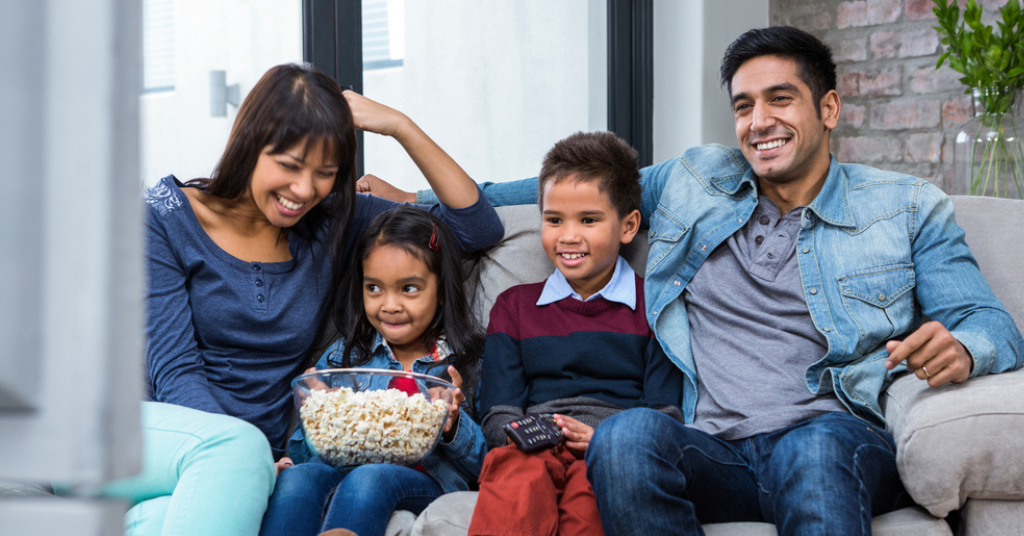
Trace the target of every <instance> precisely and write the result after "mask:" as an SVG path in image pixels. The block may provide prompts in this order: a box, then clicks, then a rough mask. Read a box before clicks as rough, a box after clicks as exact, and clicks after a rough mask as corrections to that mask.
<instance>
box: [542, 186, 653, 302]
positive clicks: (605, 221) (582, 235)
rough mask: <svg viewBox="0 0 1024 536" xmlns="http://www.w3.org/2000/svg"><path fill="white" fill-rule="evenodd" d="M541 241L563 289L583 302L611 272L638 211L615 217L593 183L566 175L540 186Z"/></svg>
mask: <svg viewBox="0 0 1024 536" xmlns="http://www.w3.org/2000/svg"><path fill="white" fill-rule="evenodd" d="M541 207H543V213H542V215H543V220H544V221H543V225H542V226H541V243H542V244H543V246H544V252H545V253H546V254H547V256H548V259H550V260H551V262H552V263H554V265H555V267H556V268H558V270H559V271H560V272H562V275H564V276H565V278H566V279H567V280H568V281H569V285H571V286H572V288H573V290H575V291H576V293H578V294H579V295H580V296H581V297H582V298H583V299H587V298H589V297H590V296H592V295H593V294H594V293H596V292H598V291H599V290H601V289H602V288H604V286H605V285H607V284H608V281H610V280H611V278H612V274H613V273H614V272H615V261H616V259H617V258H618V256H619V247H620V246H621V245H622V244H626V243H629V242H631V241H632V240H633V237H634V236H635V235H636V231H637V229H638V228H639V226H640V213H639V211H635V210H634V211H633V212H631V213H629V214H628V215H626V217H624V218H622V217H619V214H618V212H617V211H616V210H615V207H613V206H612V204H611V202H610V201H609V200H608V196H607V194H605V193H604V192H601V191H600V190H599V189H598V181H597V180H577V179H576V178H575V176H569V177H565V178H562V179H560V180H552V181H550V182H548V183H547V184H545V185H544V192H543V195H542V197H541Z"/></svg>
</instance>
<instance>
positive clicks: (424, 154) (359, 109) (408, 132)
mask: <svg viewBox="0 0 1024 536" xmlns="http://www.w3.org/2000/svg"><path fill="white" fill-rule="evenodd" d="M345 99H346V100H347V101H348V105H349V108H351V109H352V117H353V119H354V120H355V125H356V128H359V129H360V130H365V131H367V132H375V133H377V134H381V135H384V136H391V137H392V138H395V140H397V141H398V143H400V144H401V145H402V148H403V149H405V152H406V153H408V154H409V157H410V158H412V161H413V162H414V163H415V164H416V166H417V167H418V168H419V169H420V171H421V172H422V173H423V176H424V177H426V179H427V182H429V183H430V187H431V188H432V189H433V190H434V193H435V194H436V195H437V199H438V200H439V201H440V202H441V203H444V204H445V205H448V206H449V207H452V208H466V207H468V206H470V205H472V204H474V203H476V200H477V197H478V196H479V190H478V189H477V186H476V183H475V182H473V179H471V178H469V175H467V174H466V172H465V171H463V169H462V167H460V166H459V164H458V163H456V162H455V160H453V159H452V157H450V156H448V153H446V152H444V150H443V149H441V147H439V146H438V145H437V144H436V143H434V140H432V139H430V136H427V134H426V133H425V132H423V130H422V129H420V127H419V126H418V125H417V124H416V123H415V122H413V121H412V120H411V119H409V117H408V116H406V115H405V114H403V113H402V112H399V111H398V110H395V109H393V108H389V107H387V106H384V105H383V104H380V103H378V102H374V101H372V100H370V99H368V98H366V97H364V96H362V95H360V94H358V93H356V92H354V91H345Z"/></svg>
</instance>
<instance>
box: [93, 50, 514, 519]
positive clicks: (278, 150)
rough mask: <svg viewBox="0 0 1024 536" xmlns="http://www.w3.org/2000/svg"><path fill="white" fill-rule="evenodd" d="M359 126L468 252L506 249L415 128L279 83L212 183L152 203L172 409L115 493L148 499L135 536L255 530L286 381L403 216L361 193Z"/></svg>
mask: <svg viewBox="0 0 1024 536" xmlns="http://www.w3.org/2000/svg"><path fill="white" fill-rule="evenodd" d="M353 127H355V128H360V129H363V130H367V131H369V132H375V133H379V134H384V135H389V136H392V137H394V138H395V139H396V140H397V141H398V142H399V143H400V144H401V145H402V146H403V148H405V150H406V151H407V152H408V154H409V156H410V157H411V158H412V159H413V161H414V162H415V163H416V164H417V166H419V168H420V170H421V171H422V172H423V174H424V176H425V177H426V179H427V181H428V182H429V183H430V184H431V187H432V188H433V189H434V191H435V192H437V193H438V198H439V199H440V200H441V203H442V205H435V206H434V207H432V208H431V211H432V212H434V213H435V214H437V215H438V216H439V217H441V218H442V219H443V220H444V221H445V222H446V223H448V224H449V225H450V226H451V227H452V228H453V230H455V232H456V235H457V236H458V237H459V241H460V247H462V248H463V249H464V250H467V251H470V250H474V249H479V248H483V247H486V246H488V245H490V244H491V243H493V242H494V241H496V240H497V239H499V238H500V237H501V234H502V228H501V224H500V222H499V221H498V219H497V215H496V213H495V212H494V209H493V208H491V206H490V205H489V204H488V203H487V201H486V200H485V199H484V198H483V196H482V195H480V194H479V190H478V189H477V186H476V184H475V183H474V182H473V181H472V179H470V178H469V176H468V175H466V173H465V172H464V171H463V170H462V169H461V168H460V167H459V166H458V164H456V163H455V161H454V160H452V159H451V157H449V156H448V155H447V154H445V153H444V151H442V150H441V149H440V147H438V146H437V145H436V144H434V143H433V141H431V140H430V138H429V137H428V136H427V135H426V134H425V133H424V132H423V131H422V130H420V129H419V127H417V126H416V124H415V123H413V122H412V121H411V120H409V119H408V118H407V117H406V116H405V115H403V114H401V113H400V112H397V111H395V110H392V109H390V108H388V107H386V106H383V105H380V104H377V103H375V102H373V101H370V100H369V99H366V98H364V97H362V96H360V95H357V94H355V93H353V92H350V91H349V92H345V93H344V94H342V92H341V90H340V89H339V88H338V86H337V84H335V82H334V81H333V80H331V79H330V78H329V77H327V76H326V75H324V74H323V73H320V72H319V71H316V70H315V69H313V68H311V67H306V66H299V65H281V66H277V67H274V68H273V69H271V70H270V71H268V72H267V73H266V74H265V75H264V76H263V77H262V78H261V79H260V81H259V82H258V83H257V84H256V86H255V87H254V88H253V90H252V92H251V93H250V94H249V96H248V97H246V100H245V102H243V104H242V106H241V108H240V109H239V112H238V117H237V118H236V120H235V123H234V126H233V128H232V130H231V135H230V137H229V139H228V144H227V148H226V149H225V150H224V154H223V156H222V157H221V161H220V163H219V165H218V167H217V170H216V171H215V172H214V174H213V177H211V178H210V179H197V180H193V181H190V182H189V183H188V184H181V183H180V182H178V181H177V179H175V178H174V177H173V176H171V177H166V178H164V179H162V180H161V181H160V182H159V183H158V184H157V185H156V186H154V187H153V188H150V189H149V190H147V192H146V195H145V197H146V202H147V205H148V209H149V214H148V231H147V254H148V272H149V282H148V285H149V288H148V291H149V295H148V301H147V305H148V320H147V334H148V336H149V344H148V346H147V351H146V354H147V356H146V357H147V367H148V371H149V379H150V388H151V393H152V397H153V399H154V400H155V401H158V402H162V403H153V402H149V403H146V404H144V405H145V407H144V408H143V440H144V457H145V461H144V470H143V474H142V475H140V476H139V477H138V478H136V479H132V480H131V481H129V482H121V483H116V484H114V485H112V486H111V489H110V490H108V492H109V493H112V494H118V495H120V496H126V497H129V498H130V499H132V500H133V501H135V502H139V501H143V502H140V503H139V504H137V505H136V506H135V507H133V508H132V510H131V511H130V512H129V515H128V517H127V518H126V527H127V529H128V530H129V531H133V532H132V533H137V534H190V535H195V534H218V535H223V534H256V533H257V532H258V530H259V523H260V519H261V517H262V515H263V511H264V509H265V508H266V502H267V497H268V496H269V495H270V492H271V491H272V489H273V481H274V475H275V471H274V469H273V462H274V460H277V459H281V458H282V455H283V453H284V451H283V448H284V445H285V434H286V432H287V428H288V422H289V418H290V414H291V406H290V404H291V401H290V395H289V382H290V380H291V379H292V378H293V377H294V376H295V375H297V374H298V373H299V372H301V370H302V369H303V368H304V365H305V360H306V356H307V353H308V352H309V350H310V349H311V347H312V346H313V343H314V341H315V339H316V336H317V332H318V328H319V326H320V325H321V323H322V319H323V317H324V311H325V304H327V303H329V302H330V299H331V292H332V290H331V289H334V288H339V287H340V285H339V284H337V282H338V281H341V280H342V279H343V278H344V276H345V274H344V273H343V267H344V266H346V264H347V263H345V262H342V259H345V258H346V257H347V253H348V249H349V244H350V242H351V241H352V240H353V239H354V237H357V236H359V234H360V232H361V231H362V229H363V228H364V227H365V226H366V224H367V223H368V222H369V220H370V219H372V218H373V216H375V215H376V214H378V213H380V212H383V211H385V210H388V209H390V208H393V207H394V206H395V204H394V203H391V202H389V201H385V200H382V199H379V198H373V197H369V196H364V195H357V194H356V193H355V146H356V143H355V131H354V128H353ZM332 266H334V267H336V268H335V269H334V270H333V273H332ZM195 410H199V411H195ZM235 417H238V418H241V419H242V420H244V421H245V422H243V421H241V420H239V419H237V418H235ZM246 422H247V423H249V424H246ZM253 427H255V428H253ZM257 429H258V431H260V432H262V434H259V433H256V430H257ZM268 443H269V446H268ZM288 463H289V462H288V461H287V459H283V460H282V461H281V462H280V464H279V467H278V470H280V468H281V467H284V466H287V464H288Z"/></svg>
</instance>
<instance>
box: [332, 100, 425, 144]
mask: <svg viewBox="0 0 1024 536" xmlns="http://www.w3.org/2000/svg"><path fill="white" fill-rule="evenodd" d="M343 95H345V100H346V101H348V107H349V109H351V110H352V119H353V120H354V121H355V125H356V128H358V129H359V130H365V131H367V132H373V133H376V134H381V135H383V136H391V137H394V138H398V137H399V136H398V135H399V133H400V130H401V129H402V128H403V127H405V126H406V124H407V123H409V118H408V117H406V115H405V114H403V113H402V112H399V111H398V110H395V109H394V108H389V107H387V106H384V105H383V104H381V103H379V102H375V101H372V100H370V99H368V98H366V97H364V96H362V95H360V94H358V93H356V92H355V91H352V90H345V92H344V93H343Z"/></svg>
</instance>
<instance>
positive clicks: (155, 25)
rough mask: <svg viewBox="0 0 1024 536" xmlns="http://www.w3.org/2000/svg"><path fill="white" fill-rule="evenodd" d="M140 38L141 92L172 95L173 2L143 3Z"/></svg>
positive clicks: (145, 1)
mask: <svg viewBox="0 0 1024 536" xmlns="http://www.w3.org/2000/svg"><path fill="white" fill-rule="evenodd" d="M142 36H143V39H142V50H143V52H142V53H143V56H144V59H143V65H144V68H143V75H142V78H143V80H142V87H143V91H144V92H146V93H154V92H158V91H173V90H174V77H175V65H174V0H143V2H142Z"/></svg>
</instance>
